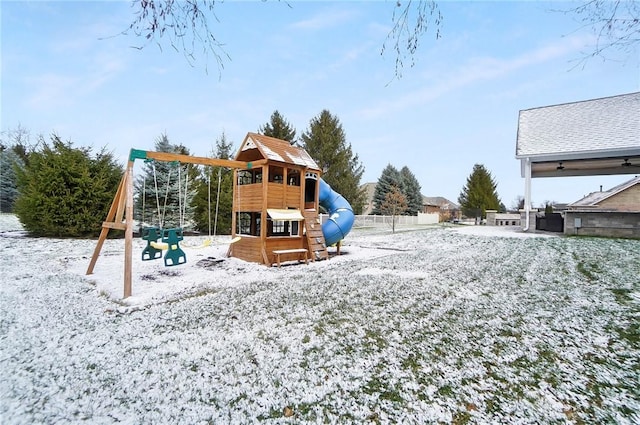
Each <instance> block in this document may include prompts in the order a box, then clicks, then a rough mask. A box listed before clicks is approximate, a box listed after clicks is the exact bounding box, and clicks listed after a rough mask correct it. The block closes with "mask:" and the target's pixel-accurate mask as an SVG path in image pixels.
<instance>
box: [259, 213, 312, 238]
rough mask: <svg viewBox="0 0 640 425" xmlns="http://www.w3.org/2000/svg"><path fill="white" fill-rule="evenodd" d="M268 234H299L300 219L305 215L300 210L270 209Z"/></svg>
mask: <svg viewBox="0 0 640 425" xmlns="http://www.w3.org/2000/svg"><path fill="white" fill-rule="evenodd" d="M267 214H268V215H269V218H268V221H267V236H299V235H300V220H303V219H304V217H303V216H302V214H300V210H298V209H295V208H291V209H286V210H282V209H268V210H267Z"/></svg>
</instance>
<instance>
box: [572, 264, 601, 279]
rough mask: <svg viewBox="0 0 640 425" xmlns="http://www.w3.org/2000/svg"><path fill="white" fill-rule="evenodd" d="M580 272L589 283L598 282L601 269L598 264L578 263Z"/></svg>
mask: <svg viewBox="0 0 640 425" xmlns="http://www.w3.org/2000/svg"><path fill="white" fill-rule="evenodd" d="M576 268H577V269H578V272H580V274H581V275H583V276H584V277H585V278H587V280H588V281H589V282H591V281H594V280H596V278H597V274H596V273H597V272H598V271H599V267H598V265H597V264H596V263H591V264H587V263H585V262H584V261H578V264H577V266H576Z"/></svg>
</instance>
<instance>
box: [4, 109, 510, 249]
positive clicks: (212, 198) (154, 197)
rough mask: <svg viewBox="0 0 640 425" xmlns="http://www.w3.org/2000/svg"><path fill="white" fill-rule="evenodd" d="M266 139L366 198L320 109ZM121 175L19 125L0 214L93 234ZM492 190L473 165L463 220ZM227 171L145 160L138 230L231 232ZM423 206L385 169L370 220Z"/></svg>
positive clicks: (56, 233) (180, 149) (488, 201)
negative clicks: (302, 125) (305, 123)
mask: <svg viewBox="0 0 640 425" xmlns="http://www.w3.org/2000/svg"><path fill="white" fill-rule="evenodd" d="M258 131H259V132H260V133H262V134H264V135H266V136H270V137H275V138H278V139H281V140H286V141H288V142H289V143H291V144H293V145H297V146H300V147H301V148H303V149H305V150H306V151H307V152H308V153H309V155H310V156H311V157H312V158H313V159H314V160H315V161H316V163H317V164H318V166H319V167H320V169H321V170H322V172H323V174H322V177H323V179H324V180H325V181H326V182H327V183H328V184H329V185H331V187H332V188H333V189H334V190H336V191H337V192H338V193H340V194H342V196H344V197H345V199H347V201H349V203H350V204H351V206H352V208H353V211H354V212H355V213H356V214H360V213H362V210H363V207H364V205H365V202H366V201H367V199H366V193H365V191H364V189H363V187H362V185H361V183H360V181H361V178H362V175H363V173H364V166H363V164H362V163H361V161H360V159H359V157H358V155H357V154H356V153H354V152H353V150H352V147H351V145H350V144H349V143H348V142H347V141H346V135H345V132H344V129H343V128H342V124H341V123H340V120H339V119H338V117H337V116H335V115H333V114H331V113H330V112H329V111H328V110H323V111H321V112H320V114H319V115H318V116H316V117H314V118H313V119H312V120H311V121H310V123H309V127H308V129H307V130H305V131H304V132H303V133H302V134H301V135H300V137H296V134H297V131H296V130H295V128H294V127H293V126H292V125H291V124H290V123H289V122H288V121H287V120H286V119H285V118H284V117H283V116H282V115H281V114H280V112H278V111H277V110H276V111H275V112H273V114H272V115H271V117H270V120H269V121H268V122H267V123H265V124H264V125H262V126H260V127H259V128H258ZM152 150H155V151H158V152H168V153H178V154H183V155H190V154H191V152H190V151H189V149H188V148H187V147H186V146H184V145H183V144H174V143H172V142H171V141H170V139H169V136H168V135H167V134H161V135H160V136H159V137H158V138H157V139H156V140H155V144H154V147H153V149H152ZM233 154H234V149H233V143H232V142H231V141H229V140H228V139H227V136H226V135H225V134H224V133H222V135H221V136H220V137H219V138H218V139H217V140H216V141H215V144H214V146H213V147H212V150H211V152H210V155H211V156H212V157H215V158H222V159H232V157H233ZM123 172H124V168H123V166H122V165H121V164H119V163H118V162H117V161H116V160H115V158H114V156H113V153H111V152H107V151H106V149H105V148H103V149H101V150H100V151H98V152H96V153H94V152H92V150H91V149H90V148H86V147H74V146H73V144H72V143H71V142H70V141H66V142H65V141H63V140H62V139H61V138H60V136H58V135H56V134H53V135H51V136H50V139H49V140H48V141H47V140H46V139H45V138H44V137H43V136H39V137H38V138H37V141H36V143H35V144H30V138H29V133H28V131H27V130H25V129H24V128H21V127H18V129H16V130H13V131H10V132H7V133H6V134H4V135H3V140H2V142H1V143H0V210H1V211H2V212H4V213H7V212H12V213H15V214H16V215H17V216H18V218H19V219H20V221H21V222H22V224H23V225H24V227H25V229H26V230H27V231H29V232H30V233H31V234H33V235H35V236H53V237H64V236H69V237H80V236H94V235H96V234H97V233H98V232H99V231H100V228H101V225H102V220H103V219H104V217H105V216H106V214H107V211H108V210H109V207H110V206H111V203H112V201H113V196H114V194H115V192H116V190H117V187H118V184H119V182H120V178H121V176H122V173H123ZM496 188H497V184H496V183H495V181H494V180H493V177H492V176H491V174H490V173H489V172H488V171H487V170H486V169H485V168H484V166H482V165H480V164H476V165H475V166H474V169H473V172H472V173H471V175H470V176H469V178H468V179H467V183H466V185H465V186H464V188H463V190H462V192H461V194H460V197H459V198H458V202H459V203H460V207H461V210H462V212H463V214H464V215H466V216H469V217H480V216H481V217H484V216H485V213H486V210H487V209H496V210H499V211H503V210H504V206H503V204H502V202H501V201H500V199H499V198H498V195H497V191H496ZM232 205H233V173H232V170H230V169H228V168H225V167H213V166H207V167H202V166H196V165H194V164H178V163H171V162H162V161H145V162H144V163H143V165H142V173H141V174H140V175H139V176H137V178H136V180H135V183H134V217H135V219H136V221H138V222H139V223H140V226H158V227H164V228H168V227H182V228H184V229H185V230H191V231H196V232H200V233H205V234H210V235H211V234H229V233H231V222H232ZM422 209H423V199H422V194H421V187H420V184H419V182H418V180H417V178H416V177H415V174H414V173H413V172H412V171H411V170H410V169H409V168H408V167H406V166H404V167H402V168H401V169H400V170H398V169H397V168H396V167H394V166H393V165H391V164H388V165H387V166H386V167H385V168H384V169H383V170H382V173H381V175H380V178H379V179H378V181H377V183H376V187H375V191H374V196H373V210H372V214H378V215H391V216H398V215H416V214H417V213H418V212H421V211H422Z"/></svg>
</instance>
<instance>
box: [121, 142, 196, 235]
mask: <svg viewBox="0 0 640 425" xmlns="http://www.w3.org/2000/svg"><path fill="white" fill-rule="evenodd" d="M154 150H155V151H156V152H167V153H177V154H182V155H189V154H190V153H189V149H187V148H186V147H185V146H183V145H174V144H172V143H171V142H170V141H169V138H168V137H167V135H166V134H162V135H160V137H158V138H157V139H156V142H155V147H154ZM197 180H198V169H197V167H196V166H195V165H194V164H179V163H178V162H166V161H154V160H152V161H148V162H145V164H144V165H143V173H142V175H141V176H139V177H138V178H137V179H136V182H135V193H136V196H135V202H134V207H135V210H134V213H135V215H136V217H138V219H139V220H140V223H141V224H142V225H144V226H149V225H152V226H157V227H161V228H165V229H168V228H172V227H182V228H185V229H189V228H191V227H193V226H194V222H193V218H194V209H193V207H192V205H191V204H192V201H193V198H194V196H195V194H196V189H194V188H195V187H197V185H198V181H197ZM143 193H144V196H143Z"/></svg>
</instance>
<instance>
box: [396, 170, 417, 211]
mask: <svg viewBox="0 0 640 425" xmlns="http://www.w3.org/2000/svg"><path fill="white" fill-rule="evenodd" d="M400 178H401V179H402V194H403V195H404V196H405V198H406V200H407V210H406V211H405V212H404V213H405V214H406V215H418V213H419V212H422V193H421V192H420V190H421V187H420V183H418V179H416V176H415V175H414V174H413V173H412V172H411V170H409V167H407V166H404V167H402V169H401V170H400Z"/></svg>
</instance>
